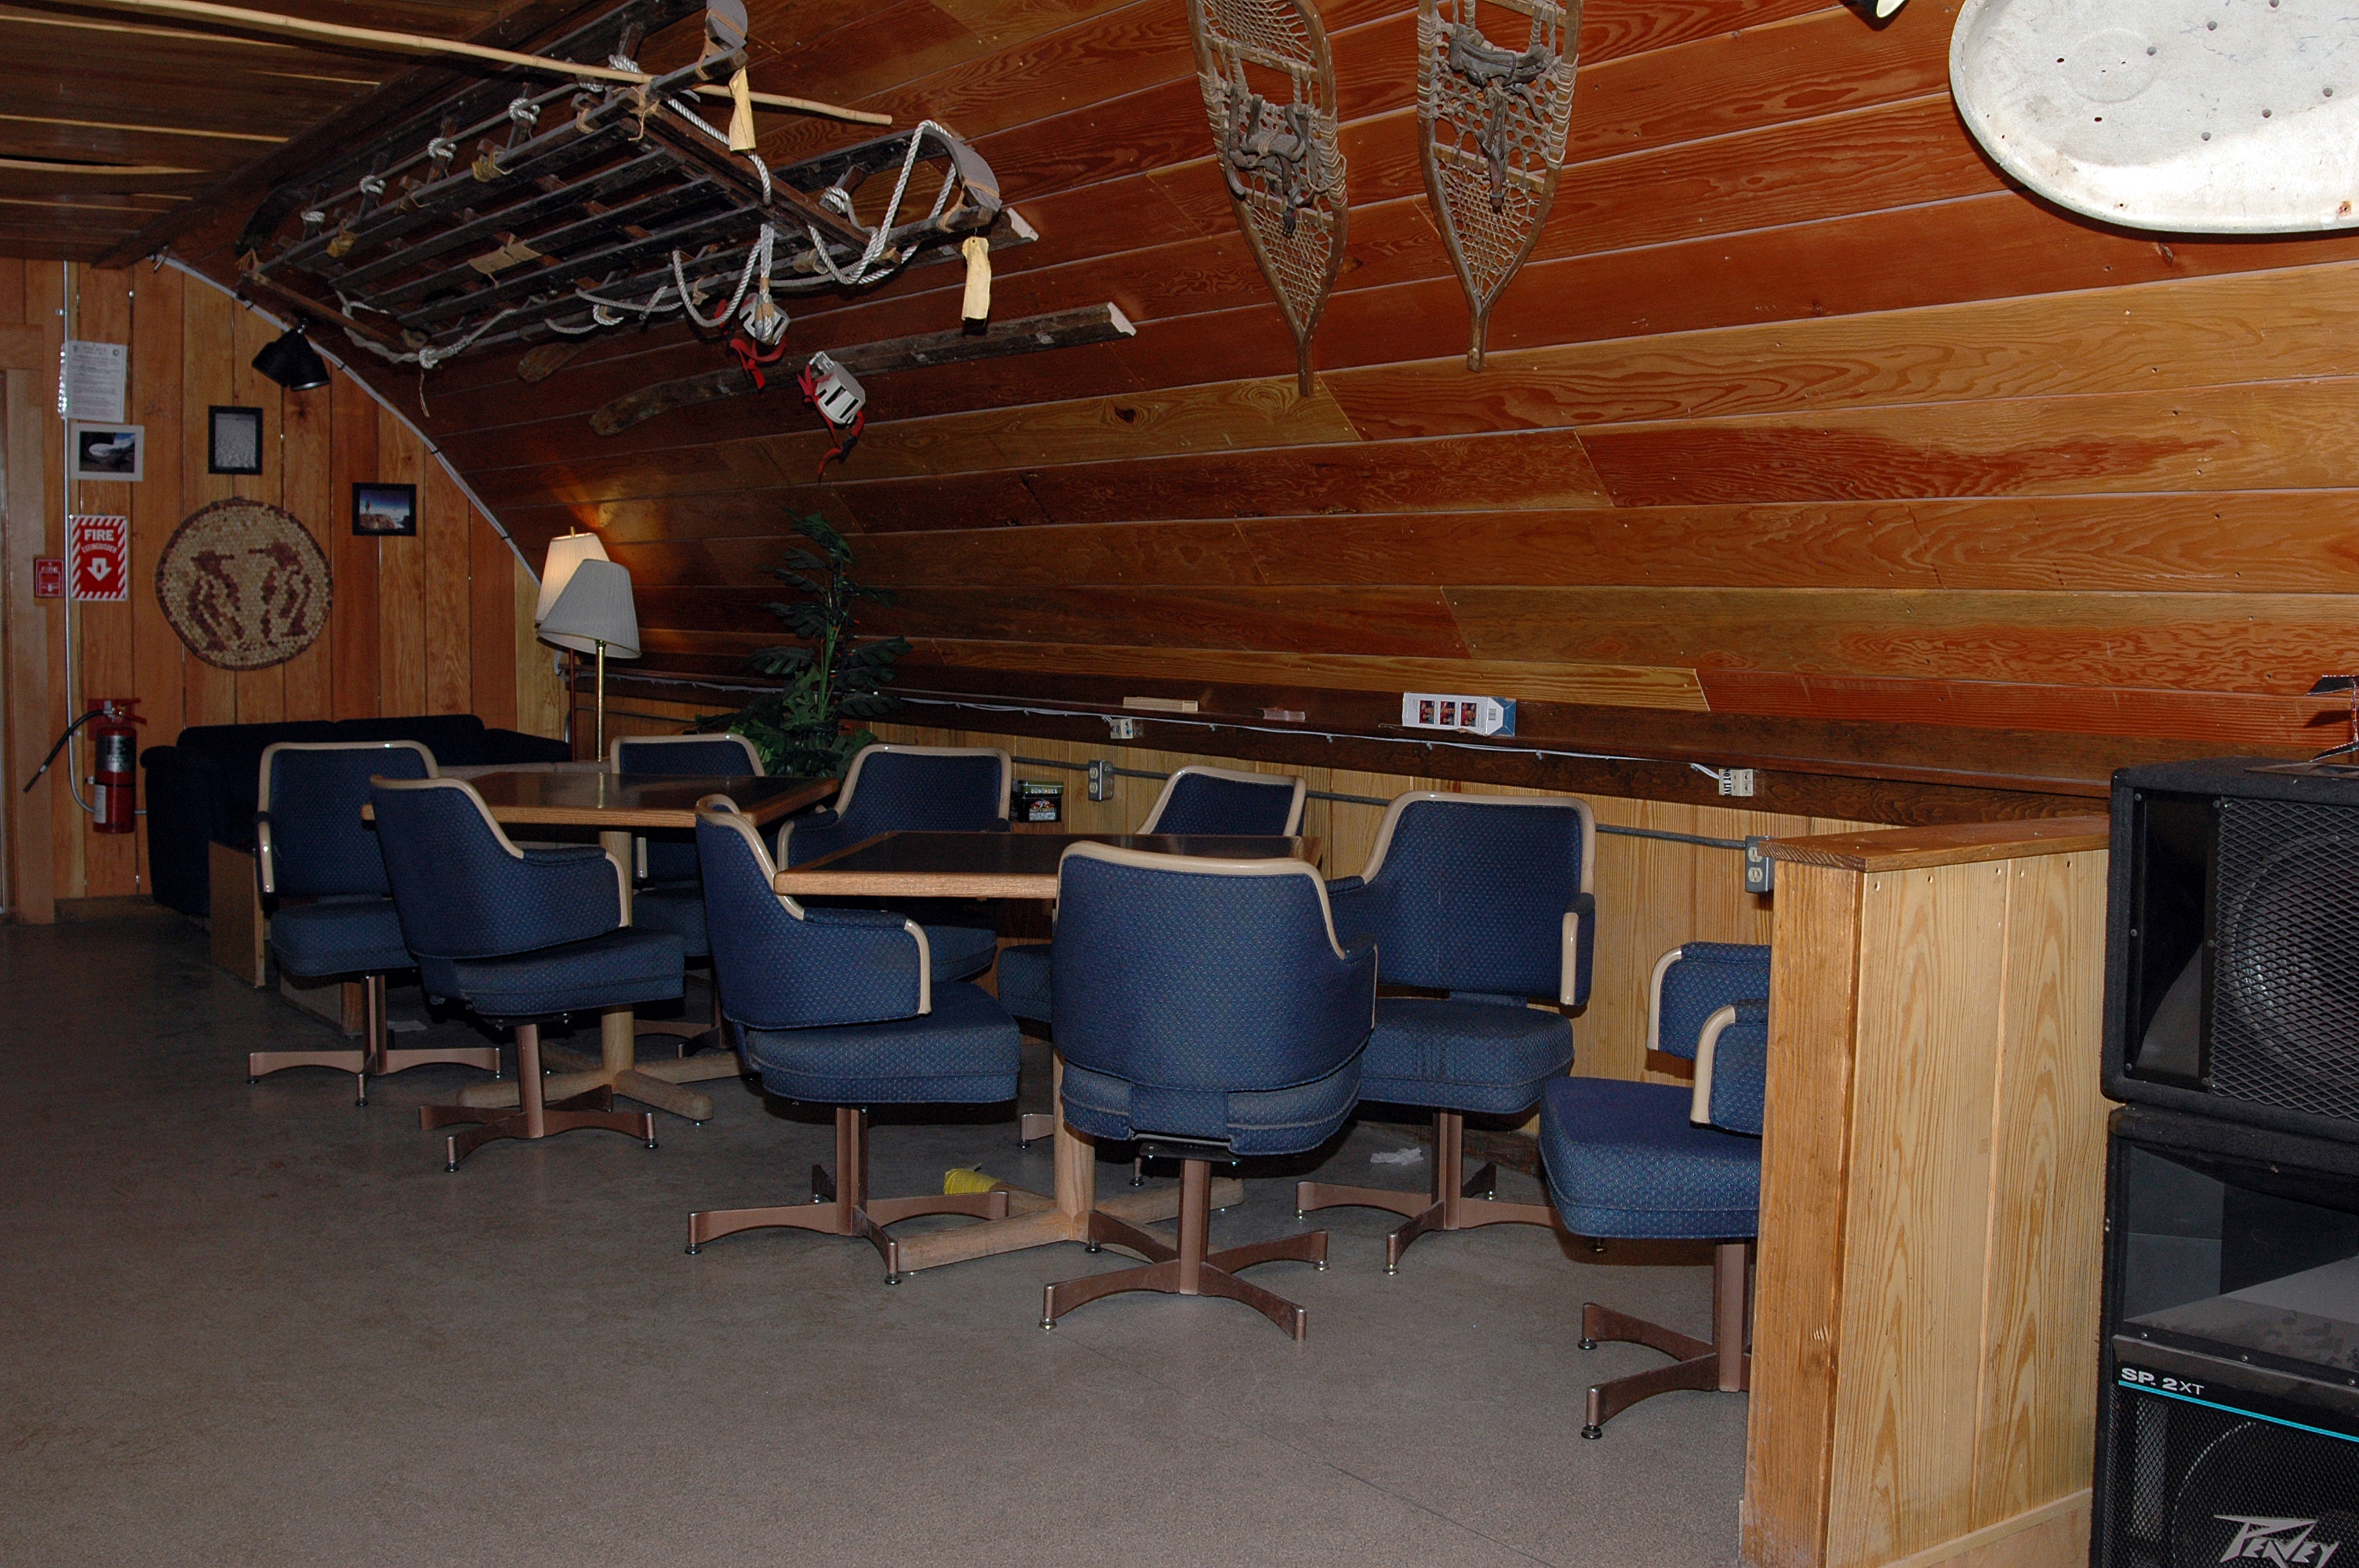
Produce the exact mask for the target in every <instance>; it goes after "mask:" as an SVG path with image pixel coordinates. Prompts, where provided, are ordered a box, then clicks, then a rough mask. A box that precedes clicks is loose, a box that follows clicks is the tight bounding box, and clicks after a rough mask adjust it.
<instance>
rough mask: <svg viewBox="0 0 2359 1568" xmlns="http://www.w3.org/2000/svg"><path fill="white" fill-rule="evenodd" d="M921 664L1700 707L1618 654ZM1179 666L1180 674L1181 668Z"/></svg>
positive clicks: (1029, 653) (1666, 676) (1690, 675)
mask: <svg viewBox="0 0 2359 1568" xmlns="http://www.w3.org/2000/svg"><path fill="white" fill-rule="evenodd" d="M910 662H911V663H913V664H918V665H950V666H952V667H965V668H983V669H1005V670H1027V671H1037V672H1038V673H1041V674H1044V675H1051V676H1061V675H1102V676H1136V677H1139V678H1142V679H1162V680H1169V679H1172V678H1173V677H1174V676H1179V678H1181V679H1197V680H1212V681H1223V680H1225V681H1234V682H1238V683H1240V684H1246V685H1266V684H1269V683H1271V682H1274V681H1287V682H1289V683H1294V684H1299V685H1301V686H1306V687H1332V688H1334V689H1337V690H1343V691H1380V692H1399V691H1404V690H1406V691H1416V690H1419V689H1420V688H1423V689H1429V690H1430V689H1433V688H1435V687H1440V689H1443V690H1449V689H1451V688H1453V687H1455V688H1464V687H1479V688H1480V689H1481V690H1483V691H1484V692H1493V693H1496V694H1497V695H1499V696H1502V697H1517V698H1525V697H1528V698H1530V699H1532V700H1534V701H1539V700H1555V701H1560V702H1573V703H1598V704H1603V705H1605V706H1609V707H1615V708H1669V709H1674V710H1685V711H1690V712H1694V711H1701V709H1702V708H1703V707H1704V702H1703V693H1702V688H1701V685H1700V684H1699V683H1698V681H1697V679H1696V675H1695V672H1694V671H1692V670H1688V669H1680V668H1678V667H1675V666H1672V667H1663V666H1652V667H1650V666H1647V665H1636V664H1631V663H1627V662H1621V661H1609V662H1603V663H1598V664H1582V663H1574V662H1560V663H1553V664H1548V663H1538V664H1531V663H1509V662H1503V661H1499V660H1488V659H1421V658H1410V657H1404V656H1386V657H1366V656H1353V655H1351V654H1288V653H1273V652H1256V653H1245V654H1239V653H1223V652H1222V651H1219V650H1210V649H1208V650H1201V651H1197V652H1192V653H1190V654H1189V655H1188V657H1187V659H1186V661H1185V663H1184V665H1182V664H1181V663H1180V661H1176V660H1174V659H1173V658H1172V656H1171V654H1169V651H1168V650H1165V649H1161V648H1155V647H1141V646H1136V645H1124V644H1118V643H1032V642H1007V643H993V642H985V641H975V640H962V639H956V638H926V639H922V640H919V643H918V646H917V648H916V649H915V650H914V652H912V654H910ZM1183 669H1184V671H1185V672H1186V673H1185V674H1184V675H1183V674H1180V672H1181V671H1182V670H1183Z"/></svg>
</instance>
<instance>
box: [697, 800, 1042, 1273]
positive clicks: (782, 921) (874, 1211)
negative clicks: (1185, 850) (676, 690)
mask: <svg viewBox="0 0 2359 1568" xmlns="http://www.w3.org/2000/svg"><path fill="white" fill-rule="evenodd" d="M696 815H697V823H696V849H697V855H698V858H699V859H700V860H701V862H702V865H703V868H704V902H705V910H706V915H705V920H706V925H707V927H708V928H709V929H710V930H711V931H712V961H713V967H714V969H715V971H716V973H717V974H718V976H719V979H720V981H721V1007H722V1011H723V1015H724V1016H725V1017H726V1018H727V1020H728V1025H729V1032H730V1033H731V1034H732V1035H733V1036H734V1039H735V1041H736V1044H737V1048H738V1050H739V1051H740V1052H741V1053H743V1054H744V1056H745V1065H747V1067H748V1068H750V1069H751V1070H753V1071H754V1072H756V1073H758V1074H760V1075H761V1078H762V1087H763V1088H764V1089H765V1090H766V1091H768V1092H769V1093H771V1094H773V1095H777V1096H778V1097H779V1098H783V1099H794V1100H802V1101H805V1102H807V1103H810V1104H816V1105H826V1106H832V1107H834V1108H835V1174H834V1176H833V1178H832V1180H831V1179H830V1178H829V1176H828V1173H827V1172H826V1170H825V1168H824V1167H820V1166H814V1167H813V1168H812V1171H811V1201H810V1202H809V1203H795V1204H786V1205H779V1206H772V1207H767V1208H738V1209H705V1210H701V1211H700V1212H698V1213H695V1214H691V1215H690V1216H689V1217H688V1249H689V1251H690V1252H691V1253H693V1252H695V1251H696V1250H697V1249H699V1248H701V1247H702V1246H703V1245H704V1244H705V1243H706V1242H708V1241H711V1240H713V1239H714V1238H718V1237H723V1236H728V1235H732V1234H734V1232H737V1231H740V1230H754V1229H758V1228H760V1227H765V1226H791V1227H795V1228H796V1229H799V1230H816V1231H819V1232H821V1234H823V1235H828V1236H863V1237H866V1238H868V1239H869V1240H870V1241H871V1242H874V1243H875V1247H876V1249H877V1250H878V1251H879V1252H881V1253H883V1254H884V1257H885V1281H886V1283H887V1284H894V1283H897V1282H898V1281H899V1279H900V1275H901V1259H900V1252H899V1244H898V1243H897V1241H896V1240H895V1239H894V1238H892V1237H891V1236H890V1235H888V1234H887V1233H886V1229H885V1227H886V1226H888V1225H891V1224H893V1223H894V1222H895V1221H896V1220H902V1219H909V1218H912V1217H916V1216H918V1215H921V1214H962V1215H973V1216H975V1217H979V1218H986V1219H998V1218H1003V1217H1006V1213H1007V1194H1006V1192H1005V1191H1004V1190H1003V1191H998V1192H991V1193H971V1194H963V1195H954V1196H953V1195H939V1194H937V1195H926V1196H920V1197H907V1198H872V1197H870V1196H869V1195H868V1190H867V1188H868V1108H869V1107H871V1106H876V1105H938V1104H957V1105H992V1104H996V1103H998V1102H999V1101H1002V1100H1010V1099H1014V1098H1016V1053H1017V1050H1018V1047H1019V1044H1020V1042H1019V1039H1018V1036H1017V1034H1016V1022H1015V1020H1013V1019H1011V1018H1009V1017H1008V1016H1007V1014H1006V1013H1005V1012H1002V1011H1000V1010H999V1004H998V1003H997V1002H995V1001H994V1000H991V998H990V997H989V996H987V995H985V994H984V992H983V991H981V990H980V989H976V988H975V987H973V986H971V985H963V984H960V983H958V982H955V981H951V982H948V983H938V982H936V981H935V980H934V979H932V975H931V968H930V966H929V964H928V962H927V953H926V945H927V944H926V933H925V931H924V929H923V928H922V927H920V926H919V925H918V924H917V923H916V922H915V921H912V920H907V919H904V918H903V917H902V916H900V915H898V914H891V913H889V912H887V911H885V910H873V909H806V908H804V907H803V906H802V905H801V904H799V903H796V902H795V901H794V900H793V899H790V898H787V897H784V896H782V895H781V894H779V893H777V892H774V891H772V888H771V879H772V878H773V877H775V876H776V875H777V865H776V863H775V862H773V861H772V860H771V859H770V856H769V853H768V851H767V850H766V849H764V848H763V845H762V838H761V835H760V834H758V833H756V831H755V830H754V826H753V824H752V823H751V822H749V821H747V820H746V819H745V817H744V816H739V815H738V814H737V812H736V810H735V809H734V807H733V806H731V805H730V803H729V802H728V801H727V800H725V799H723V798H722V797H720V796H718V795H709V796H707V797H706V798H705V799H704V800H702V801H700V802H699V803H698V809H697V814H696Z"/></svg>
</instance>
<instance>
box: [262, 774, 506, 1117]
mask: <svg viewBox="0 0 2359 1568" xmlns="http://www.w3.org/2000/svg"><path fill="white" fill-rule="evenodd" d="M379 773H382V774H385V775H386V776H388V777H392V778H406V779H430V778H432V777H433V776H434V754H433V753H432V752H429V751H428V750H427V749H426V748H425V747H423V746H421V745H419V743H418V742H417V741H346V742H339V743H332V744H311V743H299V742H291V741H281V742H279V743H278V744H277V745H274V746H269V747H266V748H265V749H264V751H263V753H262V779H261V784H260V787H259V789H258V791H257V793H256V797H255V798H256V799H257V800H258V801H259V803H260V809H259V810H257V811H256V812H255V819H254V822H255V849H256V855H255V861H256V870H257V872H258V874H259V875H260V877H261V879H262V891H263V893H264V895H265V896H266V897H267V896H277V897H278V898H281V899H304V898H308V899H311V900H313V901H315V902H313V903H288V904H282V905H281V906H280V907H279V908H278V910H277V912H276V913H274V914H272V915H271V917H270V946H271V948H272V950H273V951H275V952H276V953H277V955H278V968H279V969H280V970H281V971H282V972H284V973H286V974H289V975H293V976H296V977H297V978H298V979H306V980H341V979H350V978H354V977H357V978H358V979H359V980H360V983H361V997H362V1008H361V1016H362V1019H363V1020H364V1023H363V1030H364V1033H363V1034H362V1036H361V1039H362V1044H361V1046H360V1048H359V1049H358V1050H344V1051H250V1052H248V1053H246V1057H245V1076H246V1082H248V1083H252V1082H253V1081H254V1080H255V1079H256V1078H259V1077H261V1076H263V1075H264V1074H266V1073H275V1072H277V1071H279V1070H280V1069H281V1068H284V1067H334V1068H336V1069H337V1070H339V1071H340V1072H346V1073H350V1074H352V1075H353V1095H354V1098H353V1104H355V1105H366V1104H368V1081H369V1079H370V1077H372V1076H377V1075H382V1074H386V1073H398V1072H401V1071H403V1070H405V1069H407V1068H410V1067H417V1066H423V1065H425V1064H427V1063H429V1062H452V1063H457V1064H458V1065H462V1066H468V1067H482V1068H484V1069H486V1070H488V1071H490V1072H493V1073H497V1072H498V1071H499V1070H500V1054H499V1051H498V1049H497V1048H496V1047H494V1046H489V1045H485V1046H480V1047H476V1046H462V1047H455V1048H443V1049H424V1050H406V1051H396V1050H393V1049H391V1048H390V1046H391V1041H390V1039H389V1038H388V1036H387V1033H386V1016H385V977H386V974H387V972H389V971H391V970H394V969H407V968H411V967H412V966H413V965H414V964H415V963H416V962H417V960H416V959H414V958H412V957H410V956H409V950H408V948H406V947H404V946H402V945H401V921H400V918H399V917H398V916H397V915H396V914H394V909H393V900H392V899H391V898H390V897H389V896H388V894H387V888H386V880H385V858H384V857H383V856H382V855H381V854H379V853H378V852H377V839H376V834H375V832H374V831H373V830H372V829H371V828H370V827H369V826H368V824H367V823H365V822H364V821H362V820H361V807H362V806H364V805H366V804H367V802H368V782H369V779H370V777H371V775H373V774H379Z"/></svg>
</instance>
